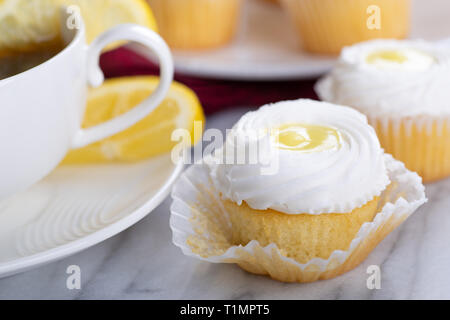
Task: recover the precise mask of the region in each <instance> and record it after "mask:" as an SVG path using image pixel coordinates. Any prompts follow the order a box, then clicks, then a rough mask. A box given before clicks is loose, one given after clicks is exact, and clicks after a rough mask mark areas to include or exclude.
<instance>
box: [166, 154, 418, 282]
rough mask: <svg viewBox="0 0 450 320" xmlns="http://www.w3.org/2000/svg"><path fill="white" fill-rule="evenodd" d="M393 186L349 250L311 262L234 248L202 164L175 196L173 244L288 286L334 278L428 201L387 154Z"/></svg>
mask: <svg viewBox="0 0 450 320" xmlns="http://www.w3.org/2000/svg"><path fill="white" fill-rule="evenodd" d="M385 162H386V167H387V170H388V175H389V178H390V180H391V184H390V185H389V186H388V188H386V190H385V191H384V192H383V193H382V194H381V196H380V205H379V211H378V213H377V214H376V215H375V218H374V219H373V221H371V222H366V223H364V224H363V225H362V226H361V228H360V230H359V231H358V233H357V234H356V236H355V238H354V239H353V240H352V241H351V243H350V245H349V247H348V249H347V250H345V251H343V250H336V251H334V252H332V254H331V255H330V256H329V258H328V259H321V258H313V259H311V260H310V261H308V262H307V263H303V264H302V263H299V262H297V261H296V260H294V259H292V258H290V257H287V256H284V255H283V254H282V252H281V250H279V248H277V246H276V245H275V244H273V243H272V244H269V245H267V246H261V245H260V244H259V243H258V241H255V240H252V241H250V242H249V243H247V244H246V245H235V244H233V243H232V239H231V235H232V232H231V228H232V225H231V221H230V217H229V214H228V213H227V211H226V210H225V207H224V205H223V200H222V199H221V197H220V195H219V192H217V190H215V188H214V185H213V183H212V180H211V176H210V169H209V167H208V166H207V165H206V164H204V163H197V164H194V165H192V166H191V167H190V168H189V169H188V170H186V171H185V172H184V173H183V174H182V176H181V177H180V179H179V180H178V181H177V182H176V184H175V185H174V188H173V191H172V198H173V203H172V206H171V217H170V226H171V229H172V232H173V243H174V244H175V245H176V246H178V247H180V248H181V250H182V251H183V253H184V254H186V255H188V256H192V257H196V258H198V259H201V260H204V261H209V262H213V263H236V264H238V265H239V266H240V267H241V268H243V269H244V270H247V271H249V272H251V273H255V274H261V275H267V276H270V277H271V278H273V279H276V280H279V281H284V282H311V281H315V280H319V279H329V278H333V277H336V276H338V275H340V274H342V273H344V272H346V271H349V270H351V269H353V268H355V267H356V266H357V265H359V264H360V263H361V262H362V261H363V260H364V259H365V258H366V257H367V256H368V254H369V253H370V252H371V251H372V250H373V249H374V248H375V247H376V246H377V244H378V243H379V242H380V241H381V240H383V239H384V237H386V236H387V235H388V234H389V233H390V232H391V231H393V230H394V229H395V228H396V227H398V226H399V225H400V224H401V223H402V222H403V221H404V220H405V219H407V218H408V217H409V216H410V215H411V214H412V213H413V212H414V211H415V210H416V209H417V208H418V207H419V206H420V205H422V204H423V203H425V202H426V197H425V192H424V187H423V185H422V183H421V178H420V177H419V176H418V175H417V174H416V173H413V172H410V171H408V170H407V169H406V168H405V167H404V165H403V163H401V162H399V161H397V160H395V159H393V158H392V156H390V155H387V154H386V155H385Z"/></svg>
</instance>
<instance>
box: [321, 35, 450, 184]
mask: <svg viewBox="0 0 450 320" xmlns="http://www.w3.org/2000/svg"><path fill="white" fill-rule="evenodd" d="M449 83H450V52H449V50H447V49H445V48H441V47H438V46H436V45H433V44H429V43H426V42H423V41H396V40H373V41H369V42H366V43H361V44H358V45H355V46H352V47H349V48H346V49H344V50H343V51H342V54H341V57H340V59H339V62H338V63H337V65H336V67H335V69H334V70H333V71H332V72H331V73H330V74H329V75H327V76H326V77H325V78H324V79H322V80H321V81H319V83H318V84H317V86H316V91H317V93H318V95H319V97H320V98H321V99H322V100H325V101H329V102H333V103H338V104H343V105H347V106H350V107H354V108H356V109H358V110H359V111H361V112H363V113H365V114H366V115H367V116H368V118H369V122H370V123H371V125H372V126H373V127H374V128H375V129H376V131H377V134H378V138H379V139H380V142H381V145H382V147H383V148H384V149H385V150H386V151H387V152H389V153H391V154H392V155H393V156H394V157H395V158H396V159H399V160H401V161H403V162H404V163H405V165H406V166H407V167H408V169H410V170H413V171H416V172H417V173H419V175H420V176H422V177H423V179H424V181H426V182H429V181H433V180H437V179H441V178H444V177H446V176H449V175H450V161H449V156H450V107H449V106H450V95H449V93H448V92H449V91H448V84H449Z"/></svg>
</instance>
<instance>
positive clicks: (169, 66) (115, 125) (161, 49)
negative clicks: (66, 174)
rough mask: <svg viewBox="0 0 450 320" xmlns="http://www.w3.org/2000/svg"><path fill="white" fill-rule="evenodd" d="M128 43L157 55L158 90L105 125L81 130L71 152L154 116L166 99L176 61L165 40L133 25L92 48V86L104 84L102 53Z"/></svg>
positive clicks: (109, 34) (103, 37) (100, 39)
mask: <svg viewBox="0 0 450 320" xmlns="http://www.w3.org/2000/svg"><path fill="white" fill-rule="evenodd" d="M121 40H129V41H134V42H137V43H140V44H142V45H143V46H144V47H145V48H146V49H147V50H148V53H149V55H150V54H151V53H154V54H156V56H157V57H158V59H159V64H160V81H159V85H158V87H157V88H156V90H155V91H154V92H153V93H152V94H151V95H150V96H149V97H148V98H147V99H146V100H144V101H143V102H141V103H140V104H139V105H137V106H136V107H134V108H133V109H131V110H130V111H128V112H126V113H124V114H122V115H120V116H118V117H115V118H114V119H111V120H108V121H106V122H103V123H101V124H99V125H96V126H93V127H90V128H87V129H80V130H79V131H78V133H77V134H76V135H75V138H74V141H73V144H72V148H74V149H76V148H81V147H83V146H86V145H88V144H90V143H93V142H96V141H99V140H102V139H104V138H107V137H110V136H112V135H114V134H116V133H119V132H121V131H123V130H125V129H127V128H129V127H131V126H132V125H134V124H135V123H136V122H138V121H140V120H142V119H143V118H144V117H145V116H147V115H148V114H149V113H150V112H152V111H153V110H154V109H155V108H156V107H157V106H158V105H159V104H160V103H161V102H162V100H163V99H164V97H165V96H166V93H167V91H168V90H169V87H170V84H171V82H172V80H173V60H172V55H171V53H170V50H169V48H168V46H167V45H166V43H165V42H164V40H163V39H162V38H161V37H160V36H159V35H158V34H157V33H155V32H153V31H151V30H149V29H147V28H144V27H141V26H138V25H134V24H123V25H119V26H117V27H114V28H112V29H110V30H108V31H106V32H105V33H103V34H102V35H100V36H99V37H98V38H97V39H95V40H94V42H93V43H92V44H91V45H90V46H89V49H88V55H87V75H88V82H89V84H90V85H91V86H93V87H97V86H100V85H101V84H102V83H103V81H104V76H103V73H102V71H101V69H100V66H99V59H100V54H101V51H102V49H103V48H104V47H105V46H106V45H108V44H110V43H112V42H115V41H121Z"/></svg>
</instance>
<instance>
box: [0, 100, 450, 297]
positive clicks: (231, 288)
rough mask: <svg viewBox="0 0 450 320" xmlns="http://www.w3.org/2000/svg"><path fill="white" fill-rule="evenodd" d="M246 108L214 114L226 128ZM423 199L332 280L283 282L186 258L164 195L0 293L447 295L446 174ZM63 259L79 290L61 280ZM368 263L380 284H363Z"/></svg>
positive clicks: (449, 197)
mask: <svg viewBox="0 0 450 320" xmlns="http://www.w3.org/2000/svg"><path fill="white" fill-rule="evenodd" d="M245 111H246V109H235V110H233V111H228V112H224V113H222V114H217V115H215V116H213V117H211V118H210V119H208V127H214V128H220V129H224V128H229V127H231V125H232V124H233V123H234V122H235V121H236V120H237V119H238V118H239V117H240V115H241V114H242V113H243V112H245ZM426 192H427V196H428V198H429V202H428V203H427V204H425V205H424V206H422V207H421V208H420V209H419V210H418V211H416V213H414V214H413V216H412V217H410V218H409V219H408V220H407V221H406V222H405V223H404V224H403V225H402V226H401V227H400V228H398V229H397V230H396V231H395V232H393V233H392V234H390V235H389V236H388V237H387V238H386V239H385V240H384V241H383V242H381V243H380V245H378V247H377V248H376V249H375V250H374V251H373V252H372V253H371V254H370V256H369V257H368V258H367V260H366V261H365V262H364V263H363V264H362V265H360V266H359V267H358V268H356V269H354V270H352V271H350V272H348V273H346V274H344V275H342V276H340V277H337V278H335V279H331V280H325V281H318V282H315V283H309V284H286V283H281V282H277V281H274V280H271V279H269V278H266V277H262V276H255V275H251V274H248V273H246V272H245V271H242V270H241V269H240V268H239V267H237V266H235V265H225V264H211V263H207V262H202V261H199V260H196V259H193V258H189V257H186V256H184V255H183V254H182V252H181V251H180V250H179V249H178V248H177V247H175V246H174V245H173V244H172V241H171V236H172V235H171V231H170V229H169V206H170V202H171V200H170V198H167V199H166V200H165V201H164V202H163V203H162V204H161V205H160V206H159V207H158V208H157V209H155V210H154V211H153V212H151V213H150V214H149V215H148V216H147V217H146V218H144V219H143V220H142V221H141V222H139V223H137V224H136V225H134V226H133V227H131V228H130V229H128V230H126V231H124V232H122V233H120V234H118V235H116V236H115V237H113V238H111V239H109V240H107V241H105V242H103V243H100V244H98V245H96V246H94V247H92V248H90V249H88V250H85V251H83V252H81V253H78V254H76V255H74V256H71V257H69V258H66V259H64V260H61V261H59V262H55V263H51V264H49V265H46V266H43V267H40V268H38V269H35V270H32V271H28V272H25V273H22V274H19V275H15V276H11V277H9V278H5V279H0V299H450V274H447V271H448V270H450V248H449V245H448V243H450V179H447V180H446V181H441V182H438V183H434V184H430V185H428V186H427V191H426ZM69 265H78V266H80V268H81V289H80V290H76V289H75V290H69V289H67V287H66V280H67V277H68V275H67V274H66V269H67V267H68V266H69ZM369 265H379V266H380V268H381V289H374V290H369V289H367V286H366V281H367V278H368V276H369V275H368V274H367V273H366V270H367V267H368V266H369Z"/></svg>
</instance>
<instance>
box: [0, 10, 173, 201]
mask: <svg viewBox="0 0 450 320" xmlns="http://www.w3.org/2000/svg"><path fill="white" fill-rule="evenodd" d="M78 22H79V23H78V24H77V28H74V29H73V30H71V28H70V26H66V25H65V24H64V28H65V29H64V32H63V34H64V38H65V39H66V40H68V41H67V45H66V47H65V48H64V49H63V50H62V51H61V52H60V53H58V54H57V55H56V56H54V57H53V58H51V59H49V60H47V61H45V62H44V63H43V64H40V65H38V66H36V67H34V68H32V69H30V70H28V71H25V72H23V73H20V74H17V75H14V76H12V77H9V78H6V79H4V80H0V199H1V198H4V197H6V196H8V195H10V194H13V193H15V192H18V191H21V190H24V189H26V188H27V187H29V186H31V185H32V184H34V183H35V182H37V181H39V180H40V179H42V178H43V177H44V176H46V175H47V174H48V173H50V171H52V169H54V168H55V167H56V166H57V165H58V164H59V162H60V161H61V160H62V159H63V158H64V156H65V155H66V153H67V152H68V151H69V150H70V149H75V148H80V147H83V146H85V145H88V144H90V143H93V142H96V141H98V140H101V139H103V138H106V137H108V136H111V135H113V134H116V133H118V132H120V131H123V130H125V129H127V128H128V127H130V126H132V125H133V124H135V123H136V122H138V121H139V120H141V119H142V118H144V117H145V116H146V115H148V114H149V113H150V112H151V111H152V110H153V109H155V108H156V107H157V106H158V105H159V103H160V102H161V101H162V100H163V98H164V96H165V95H166V93H167V91H168V89H169V86H170V83H171V82H172V79H173V62H172V57H171V54H170V50H169V48H168V47H167V45H166V44H165V42H164V41H163V40H162V39H161V37H159V36H158V34H156V33H155V32H153V31H151V30H149V29H146V28H144V27H140V26H137V25H132V24H124V25H120V26H117V27H115V28H112V29H111V30H109V31H106V32H105V33H103V34H102V35H101V36H99V37H98V38H97V39H96V40H95V41H94V42H93V43H92V44H91V45H90V46H88V45H87V44H86V41H85V29H84V24H83V22H82V20H81V19H78ZM119 40H129V41H133V42H136V43H139V44H140V45H142V46H143V47H145V48H147V50H148V54H149V55H153V54H155V55H156V56H157V57H158V59H159V62H160V69H161V76H160V78H161V80H160V83H159V86H158V88H157V89H156V90H155V91H154V93H153V94H152V95H151V96H150V97H149V98H147V100H145V101H144V102H142V103H141V104H140V105H138V106H136V107H135V108H133V109H132V110H130V111H129V112H127V113H125V114H123V115H121V116H118V117H116V118H114V119H112V120H110V121H107V122H105V123H102V124H100V125H97V126H95V127H91V128H88V129H86V130H83V129H81V122H82V119H83V115H84V109H85V104H86V96H87V86H88V85H91V86H98V85H101V83H102V82H103V74H102V72H101V70H100V68H99V66H98V60H99V56H100V53H101V50H102V49H103V48H104V47H105V46H106V45H108V44H110V43H111V42H114V41H119Z"/></svg>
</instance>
